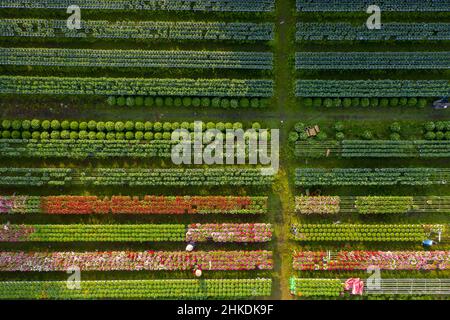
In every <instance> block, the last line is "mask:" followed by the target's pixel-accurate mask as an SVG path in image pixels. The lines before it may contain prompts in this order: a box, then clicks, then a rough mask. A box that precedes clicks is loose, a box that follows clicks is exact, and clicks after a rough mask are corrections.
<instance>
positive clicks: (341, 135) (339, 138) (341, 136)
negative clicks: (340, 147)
mask: <svg viewBox="0 0 450 320" xmlns="http://www.w3.org/2000/svg"><path fill="white" fill-rule="evenodd" d="M344 139H345V134H344V133H343V132H337V133H336V140H337V141H342V140H344Z"/></svg>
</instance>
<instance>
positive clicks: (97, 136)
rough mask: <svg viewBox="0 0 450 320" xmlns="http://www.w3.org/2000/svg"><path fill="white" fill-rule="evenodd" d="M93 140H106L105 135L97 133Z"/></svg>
mask: <svg viewBox="0 0 450 320" xmlns="http://www.w3.org/2000/svg"><path fill="white" fill-rule="evenodd" d="M95 138H96V139H97V140H105V138H106V133H104V132H97V134H96V135H95Z"/></svg>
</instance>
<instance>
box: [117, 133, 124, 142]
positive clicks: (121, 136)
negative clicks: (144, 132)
mask: <svg viewBox="0 0 450 320" xmlns="http://www.w3.org/2000/svg"><path fill="white" fill-rule="evenodd" d="M116 140H125V133H124V132H116Z"/></svg>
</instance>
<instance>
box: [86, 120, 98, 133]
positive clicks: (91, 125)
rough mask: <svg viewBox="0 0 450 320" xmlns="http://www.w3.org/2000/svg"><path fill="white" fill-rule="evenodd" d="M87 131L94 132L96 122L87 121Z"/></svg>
mask: <svg viewBox="0 0 450 320" xmlns="http://www.w3.org/2000/svg"><path fill="white" fill-rule="evenodd" d="M88 129H89V130H90V131H95V130H97V122H96V121H94V120H91V121H89V122H88Z"/></svg>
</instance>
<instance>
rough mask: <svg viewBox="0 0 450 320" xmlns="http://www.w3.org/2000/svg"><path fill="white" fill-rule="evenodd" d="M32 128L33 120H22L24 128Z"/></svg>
mask: <svg viewBox="0 0 450 320" xmlns="http://www.w3.org/2000/svg"><path fill="white" fill-rule="evenodd" d="M30 128H31V121H30V120H23V121H22V130H30Z"/></svg>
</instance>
